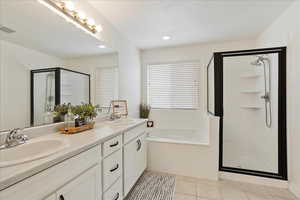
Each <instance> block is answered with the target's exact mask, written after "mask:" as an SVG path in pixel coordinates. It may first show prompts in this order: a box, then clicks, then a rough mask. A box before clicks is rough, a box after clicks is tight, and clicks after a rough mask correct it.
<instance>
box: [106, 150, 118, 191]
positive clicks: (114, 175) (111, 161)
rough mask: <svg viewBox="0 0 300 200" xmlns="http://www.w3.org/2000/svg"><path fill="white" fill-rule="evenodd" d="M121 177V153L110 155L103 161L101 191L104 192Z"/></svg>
mask: <svg viewBox="0 0 300 200" xmlns="http://www.w3.org/2000/svg"><path fill="white" fill-rule="evenodd" d="M121 176H122V151H121V150H118V151H117V152H115V153H113V154H111V155H110V156H108V157H107V158H105V159H104V160H103V189H104V191H106V190H107V189H108V188H109V187H110V186H111V185H112V184H113V183H114V182H115V181H116V180H117V179H118V178H120V177H121Z"/></svg>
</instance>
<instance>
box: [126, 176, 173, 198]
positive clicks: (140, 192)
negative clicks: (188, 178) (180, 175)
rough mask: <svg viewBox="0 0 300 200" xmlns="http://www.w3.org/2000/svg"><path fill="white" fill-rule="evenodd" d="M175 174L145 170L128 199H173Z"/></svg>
mask: <svg viewBox="0 0 300 200" xmlns="http://www.w3.org/2000/svg"><path fill="white" fill-rule="evenodd" d="M174 190H175V176H171V175H164V174H159V173H154V172H145V173H144V174H143V175H142V177H141V178H140V179H139V180H138V182H137V183H136V185H135V186H134V188H133V189H132V190H131V191H130V193H129V194H128V196H127V198H126V200H172V199H173V193H174Z"/></svg>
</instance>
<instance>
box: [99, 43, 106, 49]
mask: <svg viewBox="0 0 300 200" xmlns="http://www.w3.org/2000/svg"><path fill="white" fill-rule="evenodd" d="M98 47H99V48H100V49H105V48H106V46H105V45H103V44H100V45H98Z"/></svg>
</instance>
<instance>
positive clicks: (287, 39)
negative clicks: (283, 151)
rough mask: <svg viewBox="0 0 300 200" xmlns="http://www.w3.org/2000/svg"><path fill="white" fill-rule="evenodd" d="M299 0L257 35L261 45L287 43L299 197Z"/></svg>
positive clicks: (293, 173)
mask: <svg viewBox="0 0 300 200" xmlns="http://www.w3.org/2000/svg"><path fill="white" fill-rule="evenodd" d="M299 19H300V2H298V1H296V2H294V3H293V4H292V5H291V6H290V7H289V8H288V9H287V10H286V11H285V12H284V13H283V14H282V15H281V16H280V17H279V18H278V19H277V20H276V21H274V23H273V24H271V25H270V26H269V27H268V28H267V29H266V30H265V31H264V32H263V33H262V34H261V35H260V36H259V38H258V40H257V45H258V46H259V47H274V46H287V129H288V147H289V148H288V160H289V183H290V185H289V187H290V189H291V190H292V191H293V192H294V193H295V194H297V196H298V197H300V170H299V169H300V159H299V152H300V134H299V130H300V123H299V122H298V119H299V112H300V103H299V102H300V95H299V85H300V80H299V74H300V68H299V65H300V57H299V52H300V20H299Z"/></svg>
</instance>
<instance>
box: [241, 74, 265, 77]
mask: <svg viewBox="0 0 300 200" xmlns="http://www.w3.org/2000/svg"><path fill="white" fill-rule="evenodd" d="M261 76H262V75H260V74H249V75H242V76H241V78H259V77H261Z"/></svg>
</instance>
